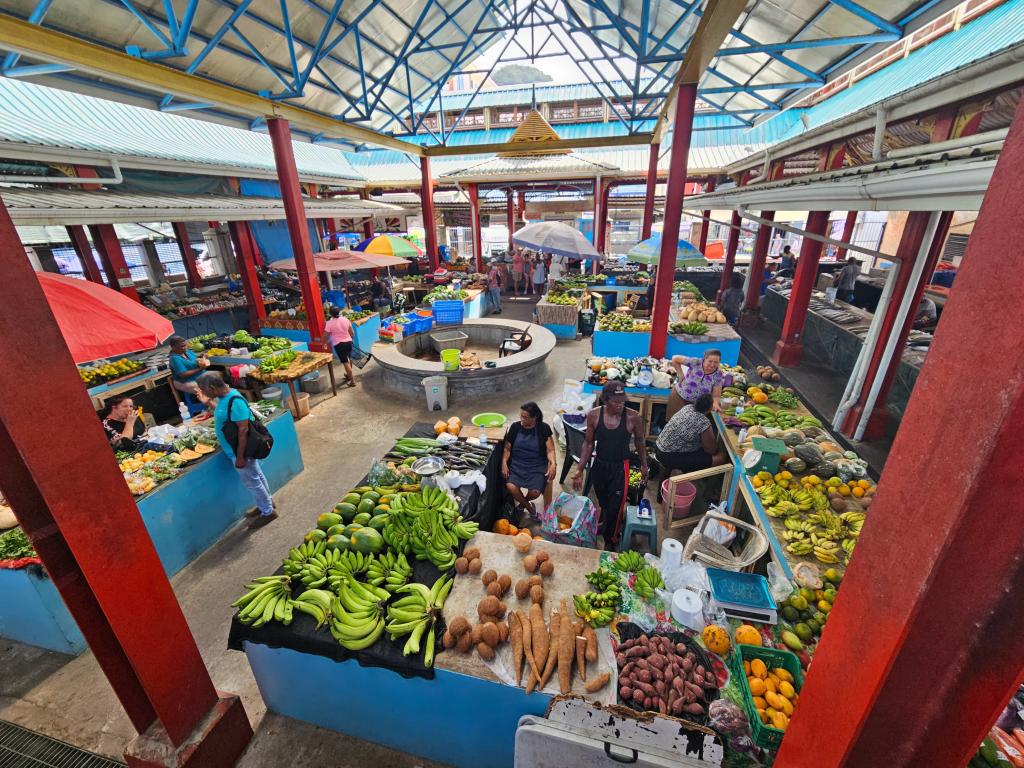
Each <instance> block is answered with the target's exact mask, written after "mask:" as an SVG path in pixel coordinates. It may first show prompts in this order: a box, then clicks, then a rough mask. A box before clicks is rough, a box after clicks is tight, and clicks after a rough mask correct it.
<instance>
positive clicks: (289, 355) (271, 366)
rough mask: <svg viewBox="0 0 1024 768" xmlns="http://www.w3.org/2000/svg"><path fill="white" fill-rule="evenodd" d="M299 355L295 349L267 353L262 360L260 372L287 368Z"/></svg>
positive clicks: (271, 371)
mask: <svg viewBox="0 0 1024 768" xmlns="http://www.w3.org/2000/svg"><path fill="white" fill-rule="evenodd" d="M296 357H298V353H297V352H296V351H295V350H294V349H289V350H286V351H284V352H277V353H275V354H272V355H267V356H266V357H264V358H263V359H261V360H260V373H273V372H274V371H280V370H283V369H285V368H287V367H288V366H289V365H291V364H292V362H294V360H295V358H296Z"/></svg>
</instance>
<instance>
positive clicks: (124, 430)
mask: <svg viewBox="0 0 1024 768" xmlns="http://www.w3.org/2000/svg"><path fill="white" fill-rule="evenodd" d="M103 431H104V432H105V433H106V435H107V439H108V440H110V445H111V447H112V448H113V449H114V450H115V451H132V452H134V451H136V450H138V449H139V448H140V447H141V446H142V444H143V441H142V440H141V439H140V438H141V437H142V435H143V433H144V432H145V431H146V425H145V424H144V423H143V422H142V419H141V418H140V417H139V412H138V410H137V409H136V408H135V402H134V401H133V400H132V399H131V398H130V397H129V396H128V395H114V396H113V397H111V398H110V399H109V400H107V415H106V417H104V419H103Z"/></svg>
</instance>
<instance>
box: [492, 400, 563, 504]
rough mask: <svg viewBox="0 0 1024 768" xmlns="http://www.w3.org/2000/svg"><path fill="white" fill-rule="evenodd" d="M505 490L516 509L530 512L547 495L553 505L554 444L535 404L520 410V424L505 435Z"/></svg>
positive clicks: (503, 464) (545, 498)
mask: <svg viewBox="0 0 1024 768" xmlns="http://www.w3.org/2000/svg"><path fill="white" fill-rule="evenodd" d="M501 470H502V476H503V477H504V478H505V488H506V489H507V490H508V492H509V493H510V494H511V495H512V498H513V499H515V500H516V505H517V507H518V508H519V509H520V510H522V511H524V512H527V513H529V512H530V511H531V510H532V508H533V500H534V499H536V498H538V497H539V496H540V495H541V494H544V501H545V503H550V501H551V499H550V495H551V494H550V490H549V488H550V485H551V481H552V479H553V478H554V476H555V441H554V437H553V435H552V432H551V427H549V426H548V425H547V424H545V423H544V414H543V413H541V410H540V408H539V407H537V404H536V403H534V402H532V401H531V402H529V403H523V404H522V405H521V406H520V408H519V421H517V422H516V423H515V424H513V425H512V426H511V427H509V429H508V432H507V433H506V434H505V455H504V457H503V459H502V463H501ZM524 490H525V494H524Z"/></svg>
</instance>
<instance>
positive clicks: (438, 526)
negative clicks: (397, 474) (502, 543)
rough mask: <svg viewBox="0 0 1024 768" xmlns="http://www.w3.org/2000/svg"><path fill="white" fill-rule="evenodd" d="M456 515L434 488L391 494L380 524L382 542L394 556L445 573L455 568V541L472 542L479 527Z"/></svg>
mask: <svg viewBox="0 0 1024 768" xmlns="http://www.w3.org/2000/svg"><path fill="white" fill-rule="evenodd" d="M458 512H459V507H458V504H457V503H456V501H455V499H453V498H452V497H451V496H449V495H448V494H446V493H445V492H444V491H442V490H440V489H438V488H424V489H423V490H422V491H420V492H419V493H414V492H404V493H398V494H395V496H394V497H393V498H392V499H391V503H390V510H389V511H388V512H387V519H386V521H385V522H384V526H383V539H384V541H385V542H387V544H388V546H389V547H391V548H392V549H393V550H395V551H396V552H399V553H402V554H407V555H408V554H412V555H415V557H416V559H417V560H429V561H430V562H431V563H432V564H433V565H434V566H435V567H436V568H438V569H439V570H441V571H446V570H448V569H449V568H452V567H454V566H455V559H456V551H457V549H458V546H459V541H468V540H469V539H471V538H473V536H474V535H476V532H477V530H478V529H479V527H480V526H479V524H477V523H472V522H468V521H465V520H463V519H462V516H461V515H459V513H458Z"/></svg>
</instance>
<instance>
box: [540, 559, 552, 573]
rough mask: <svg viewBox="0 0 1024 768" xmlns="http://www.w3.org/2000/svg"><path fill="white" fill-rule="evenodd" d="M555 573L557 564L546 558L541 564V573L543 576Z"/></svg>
mask: <svg viewBox="0 0 1024 768" xmlns="http://www.w3.org/2000/svg"><path fill="white" fill-rule="evenodd" d="M554 574H555V564H554V562H553V561H551V560H545V561H544V562H543V563H541V564H540V575H541V576H553V575H554Z"/></svg>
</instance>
